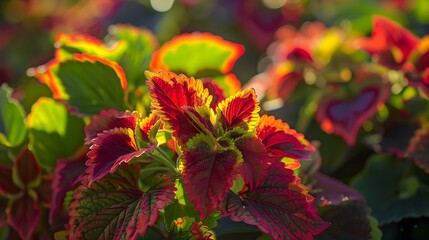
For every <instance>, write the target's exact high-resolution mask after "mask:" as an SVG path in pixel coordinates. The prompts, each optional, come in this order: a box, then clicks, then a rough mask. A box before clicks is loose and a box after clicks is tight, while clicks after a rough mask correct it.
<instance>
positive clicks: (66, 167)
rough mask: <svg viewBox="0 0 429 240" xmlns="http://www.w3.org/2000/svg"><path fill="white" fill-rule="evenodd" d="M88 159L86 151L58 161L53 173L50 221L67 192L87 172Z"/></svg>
mask: <svg viewBox="0 0 429 240" xmlns="http://www.w3.org/2000/svg"><path fill="white" fill-rule="evenodd" d="M87 159H88V157H87V156H86V153H83V154H81V155H80V156H79V157H77V158H76V159H73V160H71V161H66V160H64V159H60V160H58V161H57V164H56V166H55V169H54V172H53V174H52V177H53V180H52V198H51V209H50V211H49V222H50V223H51V224H52V221H53V219H54V216H55V215H56V214H57V213H58V211H59V210H60V208H61V207H62V205H63V203H64V198H65V197H66V193H67V192H68V191H70V190H72V189H74V188H75V187H76V186H77V184H78V179H79V176H81V175H82V174H83V173H84V172H85V170H86V166H85V162H86V160H87Z"/></svg>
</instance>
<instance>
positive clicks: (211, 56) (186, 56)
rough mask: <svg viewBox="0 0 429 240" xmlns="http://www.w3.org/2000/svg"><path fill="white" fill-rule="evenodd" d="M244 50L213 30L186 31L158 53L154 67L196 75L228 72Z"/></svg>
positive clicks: (152, 65)
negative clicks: (211, 31)
mask: <svg viewBox="0 0 429 240" xmlns="http://www.w3.org/2000/svg"><path fill="white" fill-rule="evenodd" d="M243 52H244V48H243V46H241V45H239V44H235V43H231V42H229V41H226V40H224V39H222V38H221V37H218V36H215V35H212V34H210V33H197V32H196V33H190V34H182V35H179V36H177V37H175V38H173V39H172V40H170V41H169V42H166V43H165V44H163V45H162V46H161V47H160V48H159V49H158V50H157V51H156V52H155V53H154V55H153V58H152V61H151V63H150V69H152V70H165V71H173V72H181V73H184V74H189V75H192V76H195V75H198V74H202V72H203V71H210V70H212V71H213V70H216V71H218V72H220V73H228V72H229V71H231V69H232V68H233V66H234V64H235V61H237V59H238V58H239V57H240V56H241V55H242V54H243Z"/></svg>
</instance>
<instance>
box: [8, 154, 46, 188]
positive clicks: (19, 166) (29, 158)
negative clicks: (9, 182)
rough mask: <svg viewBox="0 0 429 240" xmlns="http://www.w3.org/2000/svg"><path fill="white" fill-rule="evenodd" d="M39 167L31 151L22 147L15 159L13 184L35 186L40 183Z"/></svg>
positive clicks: (23, 186) (27, 186)
mask: <svg viewBox="0 0 429 240" xmlns="http://www.w3.org/2000/svg"><path fill="white" fill-rule="evenodd" d="M40 177H41V169H40V166H39V164H37V161H36V158H35V157H34V155H33V153H32V152H31V151H30V150H28V148H24V149H23V150H22V151H21V153H20V154H19V155H18V157H17V158H16V160H15V166H14V178H13V180H14V181H15V184H16V185H17V186H21V187H22V188H31V187H36V186H38V185H39V184H40V180H41V179H40Z"/></svg>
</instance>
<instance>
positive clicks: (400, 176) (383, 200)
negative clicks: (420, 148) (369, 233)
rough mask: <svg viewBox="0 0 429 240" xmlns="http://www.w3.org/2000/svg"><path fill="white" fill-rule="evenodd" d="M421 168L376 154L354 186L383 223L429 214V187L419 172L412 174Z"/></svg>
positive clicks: (358, 176)
mask: <svg viewBox="0 0 429 240" xmlns="http://www.w3.org/2000/svg"><path fill="white" fill-rule="evenodd" d="M419 171H420V172H421V170H420V169H418V168H417V167H416V166H415V165H414V164H413V163H412V162H410V161H406V160H404V159H397V158H395V157H392V156H389V155H387V154H377V155H374V156H372V157H371V158H370V159H369V160H368V162H367V163H366V165H365V168H364V169H363V171H361V172H360V173H359V174H358V175H356V177H355V178H354V179H353V181H352V182H351V186H352V187H353V188H355V189H357V190H358V191H360V192H361V193H362V194H363V195H364V196H365V198H366V201H367V203H368V206H369V207H371V209H372V215H373V216H374V217H376V218H377V220H378V221H379V222H380V224H385V223H389V222H394V221H399V220H401V219H403V218H405V217H421V216H429V207H428V205H427V203H428V202H429V189H428V187H427V185H425V184H424V183H423V182H421V181H419V179H418V178H417V176H416V175H410V174H412V173H414V172H416V173H418V172H419ZM381 189H382V191H381Z"/></svg>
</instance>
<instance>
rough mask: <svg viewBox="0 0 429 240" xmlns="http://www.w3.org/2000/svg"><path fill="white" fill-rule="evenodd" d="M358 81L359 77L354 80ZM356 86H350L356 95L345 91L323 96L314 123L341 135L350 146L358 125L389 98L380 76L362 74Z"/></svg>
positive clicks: (386, 87)
mask: <svg viewBox="0 0 429 240" xmlns="http://www.w3.org/2000/svg"><path fill="white" fill-rule="evenodd" d="M358 78H359V77H358ZM357 82H358V84H356V85H355V86H353V88H354V89H356V91H358V92H357V93H356V94H353V95H352V96H350V94H348V93H347V91H346V90H342V89H339V91H335V92H331V93H329V94H327V95H326V96H325V97H324V98H323V99H322V100H321V102H320V103H319V108H318V109H317V113H316V120H317V121H318V122H319V123H320V125H321V128H322V129H323V130H324V131H325V132H327V133H330V134H332V133H334V134H337V135H339V136H341V137H342V138H343V139H344V141H345V142H346V143H347V144H348V145H353V144H354V143H355V141H356V137H357V134H358V132H359V129H360V127H361V126H362V124H363V123H364V122H365V121H367V120H368V119H369V118H371V117H372V116H373V115H374V114H375V113H376V112H377V110H378V108H379V106H381V105H382V104H384V102H385V101H386V100H387V98H388V97H389V95H390V88H389V87H388V85H386V83H384V82H383V81H381V80H380V76H377V75H374V74H370V73H362V75H361V78H359V81H357Z"/></svg>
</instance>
